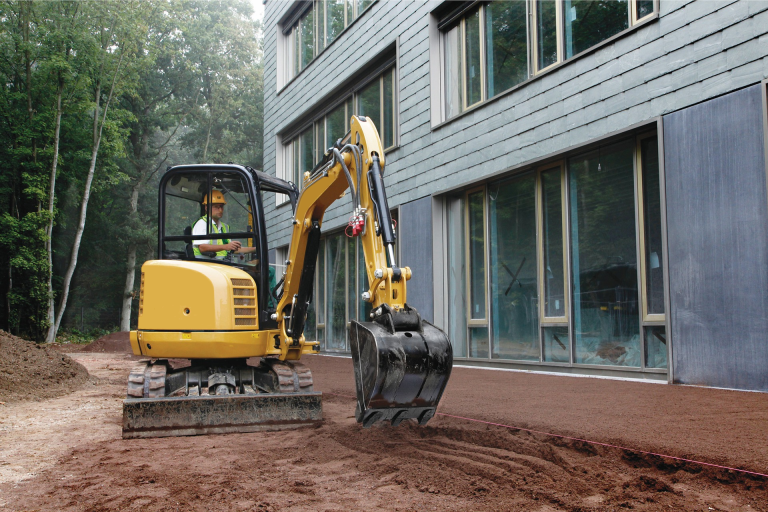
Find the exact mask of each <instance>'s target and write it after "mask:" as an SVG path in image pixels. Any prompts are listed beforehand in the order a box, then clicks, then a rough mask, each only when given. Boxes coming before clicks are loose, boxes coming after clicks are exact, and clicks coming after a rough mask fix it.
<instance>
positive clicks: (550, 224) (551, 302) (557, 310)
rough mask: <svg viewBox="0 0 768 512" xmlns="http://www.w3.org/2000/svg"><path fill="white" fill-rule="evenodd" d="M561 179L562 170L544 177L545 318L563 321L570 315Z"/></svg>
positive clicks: (542, 181)
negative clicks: (568, 313) (566, 310)
mask: <svg viewBox="0 0 768 512" xmlns="http://www.w3.org/2000/svg"><path fill="white" fill-rule="evenodd" d="M560 179H561V172H560V168H559V167H557V168H555V169H550V170H548V171H544V172H542V173H541V203H542V204H541V210H542V234H543V240H542V249H543V254H542V261H543V263H544V276H543V278H544V316H545V317H563V316H565V315H566V312H565V268H564V265H565V263H564V251H563V204H562V203H563V200H562V190H561V188H562V184H561V181H560Z"/></svg>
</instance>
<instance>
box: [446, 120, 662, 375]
mask: <svg viewBox="0 0 768 512" xmlns="http://www.w3.org/2000/svg"><path fill="white" fill-rule="evenodd" d="M658 151H659V147H658V140H657V135H656V134H655V133H649V134H645V135H641V136H639V137H636V138H633V139H630V140H626V141H624V142H621V143H617V144H612V145H608V146H603V147H599V148H597V149H594V150H591V151H589V152H585V153H576V154H573V155H572V156H570V157H569V158H567V159H565V160H563V161H559V162H554V163H551V164H547V165H544V166H542V167H539V168H536V169H531V170H529V171H528V172H525V173H523V174H522V175H519V176H516V177H513V178H509V179H506V180H503V181H499V182H495V183H490V184H488V185H487V186H484V187H482V188H475V189H471V190H469V191H467V192H466V193H464V194H462V195H460V196H457V197H451V198H448V199H447V208H446V214H447V238H448V240H447V242H448V245H447V251H446V254H447V262H446V263H447V276H446V278H447V280H448V294H449V298H448V299H449V300H448V301H447V302H448V316H447V325H446V327H447V328H448V331H449V337H450V339H451V342H452V343H453V344H454V354H455V356H456V357H469V358H476V359H508V360H516V361H528V362H539V363H544V364H556V365H597V366H613V367H629V368H638V369H648V370H651V371H654V370H655V369H664V368H666V367H667V353H668V350H667V336H666V329H665V320H666V317H665V293H664V282H665V276H664V265H663V257H662V254H663V240H662V234H663V231H662V226H663V223H662V219H661V216H662V201H661V185H660V175H659V159H658ZM486 253H487V254H486Z"/></svg>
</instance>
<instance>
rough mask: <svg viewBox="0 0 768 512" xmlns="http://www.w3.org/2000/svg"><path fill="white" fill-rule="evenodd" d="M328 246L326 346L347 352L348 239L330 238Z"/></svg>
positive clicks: (343, 237) (342, 237) (340, 237)
mask: <svg viewBox="0 0 768 512" xmlns="http://www.w3.org/2000/svg"><path fill="white" fill-rule="evenodd" d="M326 243H327V246H328V271H329V274H328V288H327V293H326V299H327V301H328V321H327V322H326V346H327V347H328V349H331V350H345V349H346V346H347V318H346V316H347V311H346V309H347V301H346V270H347V261H346V248H347V244H346V237H345V236H343V235H336V236H330V237H328V238H327V239H326Z"/></svg>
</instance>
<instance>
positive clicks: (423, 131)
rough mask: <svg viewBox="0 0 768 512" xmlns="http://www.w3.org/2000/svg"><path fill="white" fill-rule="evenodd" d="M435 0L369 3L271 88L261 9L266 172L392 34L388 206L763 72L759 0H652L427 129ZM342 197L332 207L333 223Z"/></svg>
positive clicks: (763, 0) (274, 214) (272, 45)
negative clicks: (279, 138)
mask: <svg viewBox="0 0 768 512" xmlns="http://www.w3.org/2000/svg"><path fill="white" fill-rule="evenodd" d="M439 4H440V2H436V1H427V2H418V1H411V0H405V1H401V2H396V1H384V0H380V1H378V2H376V3H375V4H374V5H373V6H372V7H371V8H370V9H369V10H368V11H367V12H366V13H365V14H363V16H362V17H361V18H359V19H358V20H357V21H356V22H355V23H354V24H353V25H352V26H350V28H349V29H348V30H347V31H346V32H345V33H344V34H342V35H341V36H340V37H339V38H338V39H336V40H335V41H334V42H333V43H332V44H331V45H330V46H329V47H328V48H327V49H326V50H325V51H324V52H323V53H321V54H320V55H319V56H318V58H317V59H315V61H314V62H313V63H311V64H310V65H309V66H308V67H307V69H305V70H304V71H303V72H302V73H301V74H300V75H299V76H298V77H297V78H296V79H295V80H294V81H293V82H291V83H289V84H288V85H287V86H286V87H284V88H283V89H282V90H281V91H279V93H278V91H277V75H276V71H277V55H276V47H277V33H278V27H277V22H278V20H279V19H280V18H281V17H282V16H283V15H284V14H285V12H286V11H287V10H288V9H290V7H291V5H292V4H291V3H290V2H281V1H275V0H269V1H268V2H267V5H266V13H265V69H264V90H265V96H264V117H265V119H264V120H265V126H264V133H265V136H264V137H265V138H264V167H265V171H267V172H270V173H275V154H276V153H275V151H276V147H275V135H276V134H278V133H281V131H282V130H284V129H285V128H286V127H288V126H289V125H291V124H292V123H295V122H296V121H297V120H299V119H301V118H302V116H303V115H305V113H307V112H308V111H310V110H312V109H313V108H315V107H317V106H318V105H319V104H320V102H321V101H322V99H323V98H325V97H328V95H330V94H331V93H332V92H333V91H334V89H335V88H336V87H338V86H339V84H341V83H342V82H343V81H344V80H346V79H348V78H349V77H351V76H354V75H355V73H356V72H357V71H358V70H360V69H361V68H362V67H364V66H365V64H366V63H367V62H368V59H370V58H372V57H373V56H374V55H376V54H378V53H379V52H381V50H383V49H384V48H386V47H387V46H389V45H391V44H392V43H393V42H394V41H395V40H396V39H397V38H398V37H399V38H400V39H399V40H400V48H399V54H400V69H399V74H400V82H399V90H398V93H399V112H400V118H399V127H400V133H401V135H400V146H399V148H397V149H395V150H394V151H391V152H389V153H388V154H387V178H386V184H387V187H388V194H389V197H390V203H389V204H390V206H393V207H394V206H397V205H401V204H404V203H407V202H409V201H413V200H414V199H417V198H421V197H426V196H429V195H432V194H436V193H440V192H441V191H444V190H447V189H449V188H453V187H456V186H461V185H466V184H470V183H472V182H476V181H478V180H482V179H483V178H485V177H488V176H491V175H494V174H497V173H499V172H503V171H504V170H505V169H509V168H510V167H513V166H517V165H520V164H522V163H525V162H528V161H531V160H533V159H537V158H541V157H544V156H546V155H549V154H552V153H553V152H557V151H561V150H564V149H567V148H571V147H578V146H580V145H582V144H584V143H586V142H588V141H590V140H593V139H595V138H596V137H600V136H602V135H604V134H606V133H609V132H613V131H618V130H622V129H624V128H626V127H629V126H632V125H635V124H637V123H641V122H644V121H646V120H650V119H653V118H654V117H657V116H659V115H664V114H667V113H670V112H673V111H675V110H678V109H680V108H684V107H686V106H690V105H693V104H695V103H698V102H701V101H703V100H706V99H708V98H713V97H715V96H718V95H721V94H723V93H726V92H728V91H732V90H736V89H738V88H741V87H744V86H746V85H750V84H755V83H757V82H759V81H760V80H762V79H763V78H765V77H768V0H736V1H734V0H696V1H692V0H683V1H674V0H660V13H659V19H657V20H655V21H653V22H651V23H649V24H647V25H645V26H643V27H641V28H639V29H638V30H635V31H633V32H631V33H629V34H627V35H626V36H625V37H623V38H620V39H618V40H616V41H614V42H613V43H611V44H608V45H606V46H604V47H602V48H600V49H598V50H597V51H595V52H593V53H590V54H588V55H586V56H584V57H581V58H579V59H576V60H574V61H572V62H569V63H567V64H566V65H564V66H562V67H560V68H559V69H557V70H555V71H554V72H551V73H549V74H546V75H545V76H542V77H540V78H539V79H536V80H533V81H531V82H530V83H528V84H527V85H526V86H525V87H522V88H520V89H518V90H516V91H514V92H513V93H511V94H508V95H506V96H504V97H502V98H500V99H498V100H496V101H492V102H490V103H488V104H487V105H486V106H484V107H481V108H479V109H477V110H475V111H473V112H470V113H468V114H466V115H464V116H460V117H458V118H456V119H455V120H453V121H451V122H448V123H446V124H443V125H442V126H439V127H438V128H436V129H433V128H432V126H431V123H430V88H429V83H430V75H429V44H430V42H429V36H428V24H429V16H430V12H431V11H432V10H433V9H434V8H435V7H437V6H438V5H439ZM348 210H349V207H348V204H347V203H346V202H344V201H340V202H339V205H338V206H336V207H333V208H331V209H329V211H328V212H327V214H326V219H325V224H324V226H323V228H324V231H325V232H328V231H329V230H331V229H334V228H337V227H338V228H340V227H342V226H343V225H344V224H345V223H346V219H347V217H348V215H349V211H348ZM266 214H267V219H268V231H269V237H270V242H271V244H272V245H282V244H286V243H287V242H288V240H289V236H290V230H289V228H290V224H289V222H288V219H289V216H290V208H289V207H280V208H275V206H274V202H273V201H272V202H269V203H268V204H267V212H266Z"/></svg>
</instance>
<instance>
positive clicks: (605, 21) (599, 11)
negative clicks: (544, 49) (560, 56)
mask: <svg viewBox="0 0 768 512" xmlns="http://www.w3.org/2000/svg"><path fill="white" fill-rule="evenodd" d="M563 7H564V9H565V13H564V14H565V58H566V59H569V58H571V57H573V56H574V55H576V54H578V53H581V52H583V51H584V50H586V49H587V48H590V47H592V46H594V45H596V44H597V43H599V42H600V41H605V40H606V39H608V38H609V37H611V36H613V35H615V34H618V33H619V32H621V31H622V30H624V29H626V28H627V27H629V0H565V2H564V4H563Z"/></svg>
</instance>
